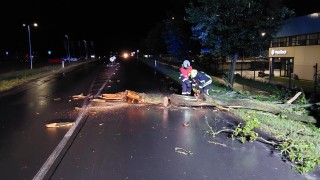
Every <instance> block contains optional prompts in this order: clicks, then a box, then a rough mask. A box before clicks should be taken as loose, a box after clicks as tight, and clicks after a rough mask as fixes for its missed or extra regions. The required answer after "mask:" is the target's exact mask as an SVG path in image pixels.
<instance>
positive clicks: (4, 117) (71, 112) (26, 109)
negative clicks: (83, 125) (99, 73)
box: [0, 64, 101, 180]
mask: <svg viewBox="0 0 320 180" xmlns="http://www.w3.org/2000/svg"><path fill="white" fill-rule="evenodd" d="M95 66H99V67H101V66H100V65H99V64H97V65H94V64H90V65H85V66H83V67H82V68H81V69H75V70H74V71H72V72H68V73H65V74H63V75H62V74H61V75H54V76H53V77H50V78H47V77H44V78H41V79H38V80H36V81H33V82H32V83H30V84H27V85H25V86H24V87H21V89H22V90H21V91H20V90H14V92H12V93H7V94H6V95H4V96H1V97H0V113H1V118H0V179H5V180H7V179H8V180H9V179H10V180H11V179H14V180H20V179H32V178H33V177H34V176H35V174H36V173H37V172H38V170H39V169H40V168H41V166H42V165H43V163H44V162H45V160H46V159H47V158H48V156H49V155H50V154H51V152H52V151H53V150H54V149H55V147H56V146H57V144H58V143H59V142H60V141H61V139H62V138H63V137H64V135H65V134H66V132H67V131H68V129H69V128H70V127H61V128H46V127H45V125H46V123H48V122H59V121H74V120H75V119H76V118H77V116H78V110H77V109H76V108H77V107H81V105H82V101H81V100H73V99H72V96H73V95H76V94H80V93H84V94H86V93H88V90H89V87H90V85H91V84H92V81H93V80H94V78H95V77H96V72H95V71H94V70H95V69H96V68H95Z"/></svg>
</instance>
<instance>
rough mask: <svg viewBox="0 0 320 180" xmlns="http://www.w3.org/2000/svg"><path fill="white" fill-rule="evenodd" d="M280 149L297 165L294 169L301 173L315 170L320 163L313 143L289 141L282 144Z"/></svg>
mask: <svg viewBox="0 0 320 180" xmlns="http://www.w3.org/2000/svg"><path fill="white" fill-rule="evenodd" d="M278 149H279V150H280V152H281V153H282V154H283V155H284V156H285V157H287V159H289V160H290V161H291V162H294V163H295V165H296V166H294V169H296V170H297V171H298V172H300V173H306V172H308V171H310V170H313V169H314V168H315V167H316V166H317V165H318V164H319V163H320V158H319V157H318V156H317V155H316V154H315V153H314V152H315V145H314V144H313V143H312V142H308V141H307V142H300V141H298V140H293V139H288V140H286V141H284V142H283V143H282V144H280V145H279V147H278Z"/></svg>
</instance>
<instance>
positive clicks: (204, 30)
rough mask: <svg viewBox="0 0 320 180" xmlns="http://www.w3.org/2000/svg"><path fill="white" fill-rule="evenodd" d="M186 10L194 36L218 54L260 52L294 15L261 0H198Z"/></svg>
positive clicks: (284, 8) (252, 53) (250, 53)
mask: <svg viewBox="0 0 320 180" xmlns="http://www.w3.org/2000/svg"><path fill="white" fill-rule="evenodd" d="M186 13H187V16H186V20H187V21H188V22H190V23H192V24H193V26H192V31H193V36H194V38H195V39H198V40H199V41H200V43H201V45H202V46H203V47H204V48H208V49H210V53H211V54H213V55H215V56H217V57H219V56H227V55H230V54H234V53H235V52H242V53H243V54H247V55H259V54H260V52H261V50H262V49H266V48H268V47H269V43H270V41H271V40H272V38H273V37H274V36H275V34H276V33H277V32H278V30H280V28H281V27H282V25H283V24H284V22H285V21H286V20H288V19H289V18H291V17H292V16H293V15H294V12H293V11H291V10H289V9H288V8H286V7H283V6H281V4H279V5H277V6H274V4H269V3H268V1H264V0H240V1H234V0H198V1H197V2H196V3H194V4H193V3H190V4H189V7H187V8H186ZM262 33H265V35H261V34H262Z"/></svg>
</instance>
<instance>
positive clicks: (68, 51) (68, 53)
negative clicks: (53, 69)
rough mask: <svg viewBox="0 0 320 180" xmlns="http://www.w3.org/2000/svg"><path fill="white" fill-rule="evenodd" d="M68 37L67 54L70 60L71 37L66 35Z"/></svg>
mask: <svg viewBox="0 0 320 180" xmlns="http://www.w3.org/2000/svg"><path fill="white" fill-rule="evenodd" d="M64 36H65V37H66V38H67V40H68V41H67V43H68V44H67V56H68V60H70V49H69V37H68V35H64Z"/></svg>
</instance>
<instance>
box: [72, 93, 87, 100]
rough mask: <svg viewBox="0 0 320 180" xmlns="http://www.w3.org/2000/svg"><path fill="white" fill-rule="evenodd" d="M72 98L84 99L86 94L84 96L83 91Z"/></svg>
mask: <svg viewBox="0 0 320 180" xmlns="http://www.w3.org/2000/svg"><path fill="white" fill-rule="evenodd" d="M72 98H73V99H84V98H86V96H84V95H83V93H81V94H79V95H73V96H72Z"/></svg>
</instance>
